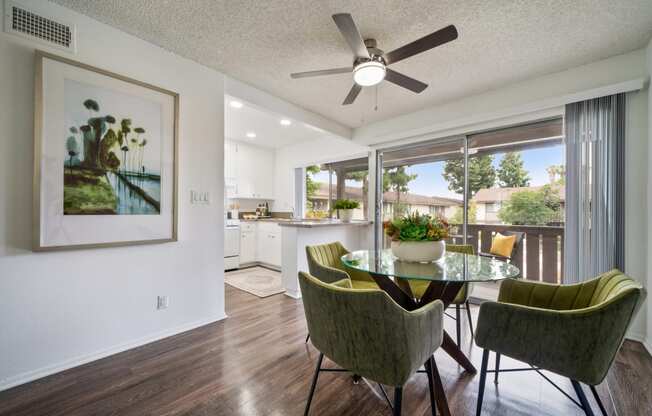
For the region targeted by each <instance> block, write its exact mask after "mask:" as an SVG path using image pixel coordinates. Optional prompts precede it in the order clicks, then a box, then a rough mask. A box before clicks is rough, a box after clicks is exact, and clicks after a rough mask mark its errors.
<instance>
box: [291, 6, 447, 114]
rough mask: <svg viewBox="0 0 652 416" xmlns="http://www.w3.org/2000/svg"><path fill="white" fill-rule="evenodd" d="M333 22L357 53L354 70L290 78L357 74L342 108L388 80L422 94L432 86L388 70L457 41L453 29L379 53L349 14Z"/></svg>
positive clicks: (374, 41)
mask: <svg viewBox="0 0 652 416" xmlns="http://www.w3.org/2000/svg"><path fill="white" fill-rule="evenodd" d="M333 20H334V21H335V24H336V25H337V27H338V29H340V32H342V35H343V36H344V39H345V40H346V42H347V43H348V44H349V46H350V47H351V50H352V51H353V55H354V60H353V66H352V67H345V68H333V69H323V70H318V71H307V72H296V73H294V74H290V77H292V78H308V77H319V76H323V75H335V74H346V73H349V72H353V81H354V84H353V87H351V90H350V91H349V94H348V95H347V96H346V98H345V99H344V102H343V103H342V105H349V104H352V103H353V102H354V101H355V99H356V98H357V97H358V94H360V91H361V90H362V87H370V86H373V85H376V84H379V83H380V82H381V81H382V80H384V79H386V80H387V81H389V82H391V83H393V84H396V85H398V86H401V87H403V88H406V89H408V90H410V91H412V92H415V93H417V94H419V93H420V92H421V91H423V90H425V89H426V88H427V87H428V84H425V83H423V82H421V81H418V80H416V79H414V78H411V77H408V76H407V75H403V74H401V73H400V72H396V71H394V70H392V69H389V68H387V66H388V65H391V64H393V63H396V62H398V61H402V60H403V59H406V58H409V57H411V56H414V55H417V54H419V53H421V52H425V51H427V50H429V49H432V48H435V47H437V46H439V45H443V44H444V43H448V42H450V41H452V40H455V39H457V29H455V26H453V25H450V26H446V27H445V28H443V29H440V30H438V31H436V32H433V33H431V34H429V35H427V36H424V37H422V38H421V39H417V40H415V41H414V42H411V43H408V44H407V45H403V46H401V47H400V48H398V49H394V50H393V51H391V52H388V53H385V52H383V51H382V50H380V49H378V47H377V45H376V40H375V39H365V40H363V39H362V36H360V32H359V31H358V27H357V26H356V25H355V22H354V21H353V17H351V15H350V14H349V13H338V14H334V15H333Z"/></svg>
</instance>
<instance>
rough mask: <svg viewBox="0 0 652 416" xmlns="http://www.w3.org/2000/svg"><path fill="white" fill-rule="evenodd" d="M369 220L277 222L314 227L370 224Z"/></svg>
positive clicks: (285, 224) (293, 225)
mask: <svg viewBox="0 0 652 416" xmlns="http://www.w3.org/2000/svg"><path fill="white" fill-rule="evenodd" d="M371 224H372V222H371V221H364V220H353V221H351V222H342V221H340V220H310V219H304V220H289V221H288V220H286V221H281V222H279V225H280V226H281V227H300V228H315V227H333V226H349V227H351V226H363V225H371Z"/></svg>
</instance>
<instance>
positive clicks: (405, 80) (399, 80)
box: [385, 68, 428, 94]
mask: <svg viewBox="0 0 652 416" xmlns="http://www.w3.org/2000/svg"><path fill="white" fill-rule="evenodd" d="M385 79H386V80H387V81H389V82H391V83H393V84H396V85H398V86H399V87H403V88H407V89H408V90H410V91H412V92H416V93H417V94H419V93H420V92H421V91H423V90H425V89H426V88H428V84H424V83H423V82H421V81H417V80H416V79H414V78H410V77H408V76H407V75H403V74H401V73H400V72H396V71H393V70H391V69H389V68H387V72H386V73H385Z"/></svg>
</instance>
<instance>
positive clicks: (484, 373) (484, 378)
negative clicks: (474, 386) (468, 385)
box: [475, 350, 489, 416]
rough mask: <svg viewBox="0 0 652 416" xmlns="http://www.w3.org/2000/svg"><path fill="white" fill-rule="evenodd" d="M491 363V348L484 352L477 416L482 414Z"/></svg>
mask: <svg viewBox="0 0 652 416" xmlns="http://www.w3.org/2000/svg"><path fill="white" fill-rule="evenodd" d="M488 363H489V350H484V351H483V352H482V367H481V368H480V385H479V386H478V407H477V409H476V411H475V416H480V415H481V414H482V399H484V385H485V382H486V381H487V364H488Z"/></svg>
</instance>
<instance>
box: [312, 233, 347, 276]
mask: <svg viewBox="0 0 652 416" xmlns="http://www.w3.org/2000/svg"><path fill="white" fill-rule="evenodd" d="M346 253H348V251H347V250H346V249H345V248H344V246H343V245H342V244H341V243H340V242H334V243H330V244H320V245H316V246H306V257H307V259H308V270H310V274H311V275H313V276H315V277H316V278H318V279H319V280H321V281H323V282H326V283H333V282H335V281H337V280H340V279H342V276H343V275H342V274H341V273H333V272H332V270H329V269H330V268H333V269H337V270H340V271H342V272H344V273H345V270H344V266H343V265H342V262H341V261H340V257H342V256H343V255H345V254H346ZM347 276H348V274H347Z"/></svg>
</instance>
